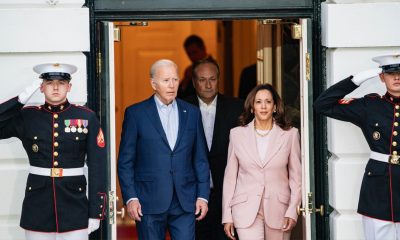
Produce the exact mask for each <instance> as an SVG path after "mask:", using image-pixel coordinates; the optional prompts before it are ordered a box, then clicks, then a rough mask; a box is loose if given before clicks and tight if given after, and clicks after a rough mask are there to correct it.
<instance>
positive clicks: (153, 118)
mask: <svg viewBox="0 0 400 240" xmlns="http://www.w3.org/2000/svg"><path fill="white" fill-rule="evenodd" d="M146 113H147V116H148V117H149V120H150V122H151V123H152V124H153V126H154V128H155V129H156V130H157V132H158V133H159V134H160V136H161V138H162V139H163V141H164V142H165V143H166V144H167V145H168V146H169V144H168V139H167V135H166V134H165V131H164V128H163V127H162V124H161V119H160V115H159V114H158V110H157V106H156V102H155V100H154V95H153V96H152V97H150V98H149V99H148V101H147V107H146Z"/></svg>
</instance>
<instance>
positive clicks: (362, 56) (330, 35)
mask: <svg viewBox="0 0 400 240" xmlns="http://www.w3.org/2000/svg"><path fill="white" fill-rule="evenodd" d="M399 12H400V2H399V1H379V2H378V1H375V2H374V3H373V2H372V1H345V0H343V1H329V2H325V3H323V4H322V19H321V21H322V44H323V46H325V47H327V51H326V63H327V64H326V68H327V69H326V71H327V72H326V73H327V74H326V76H327V86H331V85H332V84H334V83H336V82H338V81H340V80H342V79H344V78H346V77H347V76H349V75H352V74H355V73H357V72H359V71H363V70H366V69H368V68H373V67H377V64H376V63H375V62H373V61H372V60H371V58H372V57H374V56H378V55H385V54H391V53H397V54H399V53H400V30H399V28H398V27H397V22H398V13H399ZM370 92H377V93H380V94H383V93H384V92H385V87H384V85H383V84H382V83H381V82H380V81H379V79H378V78H374V79H371V80H369V81H368V82H366V83H365V84H363V85H362V86H361V87H360V88H358V89H357V90H356V91H355V92H353V93H352V94H351V95H349V96H351V97H359V96H363V95H365V94H367V93H370ZM327 124H328V126H327V128H328V129H327V131H328V132H327V134H328V143H327V144H328V149H329V151H330V152H331V153H332V157H331V159H330V160H329V202H330V205H331V206H332V207H333V208H334V209H335V211H334V212H333V213H332V214H331V215H330V227H331V229H330V232H331V239H340V240H344V239H352V240H353V239H364V236H363V230H362V224H361V217H360V215H358V214H357V212H356V211H357V204H358V197H359V196H358V195H359V190H360V186H361V179H362V175H363V173H364V168H365V164H366V162H367V160H368V155H369V148H368V145H367V143H366V141H365V139H364V137H363V135H362V133H361V131H360V129H359V128H358V127H356V126H354V125H352V124H350V123H345V122H341V121H337V120H333V119H328V121H327Z"/></svg>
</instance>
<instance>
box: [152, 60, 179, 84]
mask: <svg viewBox="0 0 400 240" xmlns="http://www.w3.org/2000/svg"><path fill="white" fill-rule="evenodd" d="M165 66H173V67H175V69H176V71H178V65H176V63H174V62H173V61H172V60H169V59H160V60H157V61H156V62H154V63H153V65H151V67H150V78H151V79H153V78H154V76H155V75H156V72H157V70H158V69H159V68H160V67H165Z"/></svg>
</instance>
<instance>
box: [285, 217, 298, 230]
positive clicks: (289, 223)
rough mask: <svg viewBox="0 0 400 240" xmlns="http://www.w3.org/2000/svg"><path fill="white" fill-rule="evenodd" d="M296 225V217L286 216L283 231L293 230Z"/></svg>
mask: <svg viewBox="0 0 400 240" xmlns="http://www.w3.org/2000/svg"><path fill="white" fill-rule="evenodd" d="M294 226H296V221H295V220H294V219H291V218H288V217H285V219H284V220H283V226H282V231H284V232H288V231H291V230H292V229H293V228H294Z"/></svg>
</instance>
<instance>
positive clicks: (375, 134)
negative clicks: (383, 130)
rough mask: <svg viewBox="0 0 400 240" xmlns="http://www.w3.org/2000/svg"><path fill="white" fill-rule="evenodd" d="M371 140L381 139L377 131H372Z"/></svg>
mask: <svg viewBox="0 0 400 240" xmlns="http://www.w3.org/2000/svg"><path fill="white" fill-rule="evenodd" d="M372 138H374V140H379V139H380V138H381V134H380V133H379V132H378V131H374V132H373V133H372Z"/></svg>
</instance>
